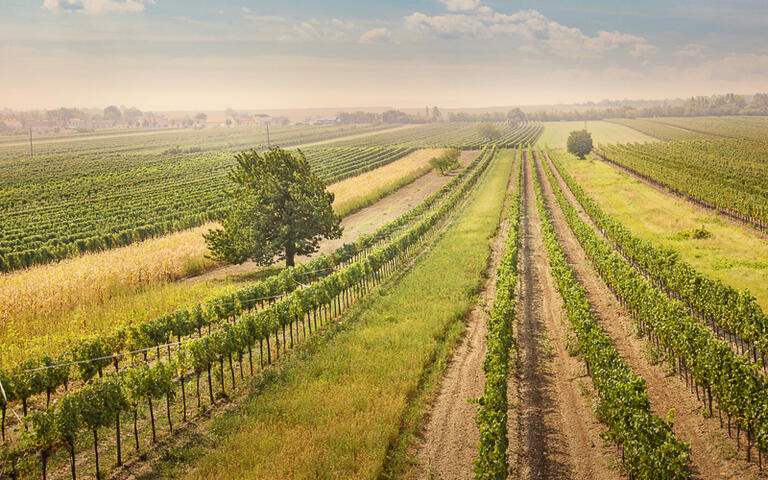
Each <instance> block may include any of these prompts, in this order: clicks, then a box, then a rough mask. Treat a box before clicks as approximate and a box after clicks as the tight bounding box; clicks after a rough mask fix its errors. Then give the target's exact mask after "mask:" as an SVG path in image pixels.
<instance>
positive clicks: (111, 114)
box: [104, 105, 123, 120]
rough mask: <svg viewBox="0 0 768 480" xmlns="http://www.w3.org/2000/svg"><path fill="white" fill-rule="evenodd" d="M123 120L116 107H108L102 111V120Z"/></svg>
mask: <svg viewBox="0 0 768 480" xmlns="http://www.w3.org/2000/svg"><path fill="white" fill-rule="evenodd" d="M121 118H123V114H122V113H121V112H120V109H119V108H117V105H110V106H108V107H107V108H105V109H104V120H120V119H121Z"/></svg>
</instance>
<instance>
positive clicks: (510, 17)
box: [0, 0, 768, 111]
mask: <svg viewBox="0 0 768 480" xmlns="http://www.w3.org/2000/svg"><path fill="white" fill-rule="evenodd" d="M0 12H2V16H1V17H2V19H0V38H2V49H1V51H2V53H1V54H0V58H1V59H2V63H3V69H2V71H0V85H2V88H0V108H2V107H5V108H12V109H17V110H22V109H43V108H53V107H58V106H62V105H66V106H79V107H83V108H103V107H104V106H106V105H110V104H125V105H136V106H138V107H139V108H142V109H146V110H162V111H173V110H223V109H224V108H226V107H233V108H241V109H261V110H281V109H296V108H316V109H330V108H360V107H354V106H355V105H360V106H364V105H369V106H370V105H377V106H381V107H383V106H392V107H396V108H423V107H424V105H439V106H441V107H444V108H474V107H493V106H503V105H510V106H512V105H520V106H523V105H556V104H573V103H583V102H587V101H595V102H597V101H600V100H603V99H606V98H616V99H623V98H631V99H664V98H678V97H689V96H692V95H707V96H708V95H712V94H719V93H727V92H736V93H747V94H750V93H755V92H760V91H765V90H767V89H768V82H766V78H768V46H766V44H765V42H764V39H765V34H764V33H763V32H762V30H763V25H765V24H767V23H768V3H766V2H759V1H753V0H734V1H729V2H715V1H713V0H708V1H704V2H693V1H684V2H677V3H676V4H674V5H668V4H666V3H664V2H661V1H657V0H654V1H650V2H645V3H643V4H642V5H640V4H633V3H629V2H626V3H621V4H616V3H608V2H605V1H599V0H590V1H588V2H581V4H580V6H574V5H572V4H571V3H569V2H564V1H547V2H531V1H528V0H526V1H519V2H514V3H513V2H495V1H479V0H416V1H412V2H405V1H402V0H398V1H394V2H387V3H386V4H381V3H378V2H356V3H354V4H351V5H350V4H348V3H345V2H341V1H329V2H323V4H322V5H319V4H318V3H315V2H309V1H306V0H293V1H283V2H271V1H261V2H255V1H239V2H234V1H224V2H216V4H210V3H206V2H197V1H195V2H182V1H178V0H39V1H35V2H30V1H21V0H11V1H6V2H4V4H3V6H2V7H0ZM329 105H347V106H350V107H331V106H329ZM368 108H375V107H368Z"/></svg>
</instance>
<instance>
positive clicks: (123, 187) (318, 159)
mask: <svg viewBox="0 0 768 480" xmlns="http://www.w3.org/2000/svg"><path fill="white" fill-rule="evenodd" d="M339 128H340V127H335V128H334V129H328V128H327V127H318V128H317V130H319V131H315V130H316V129H315V127H312V128H309V127H306V128H304V129H300V128H296V127H292V128H289V129H288V128H287V129H285V131H283V130H278V131H277V132H276V133H275V134H273V141H274V142H279V141H282V142H283V144H284V145H292V144H299V143H307V142H312V141H315V140H318V139H328V138H333V137H334V136H340V135H343V134H344V132H346V133H351V134H353V133H360V132H361V131H362V132H366V131H367V127H361V128H358V129H352V130H350V129H342V130H341V131H339ZM541 128H542V127H541V126H540V125H536V124H526V125H517V124H505V125H504V131H503V137H502V138H501V139H500V142H501V144H502V145H506V146H513V145H516V144H522V143H527V142H529V141H531V140H535V138H536V137H537V136H538V135H539V134H540V132H541ZM476 130H477V128H476V126H475V125H474V124H459V125H451V126H449V127H448V128H446V127H444V126H434V125H426V126H419V127H412V128H406V129H402V130H397V131H396V132H393V133H389V134H379V135H390V136H389V137H386V138H378V135H371V136H367V137H364V138H362V139H357V138H355V139H353V140H348V141H341V142H339V143H338V145H337V144H336V143H333V144H328V145H327V146H325V145H324V146H314V147H312V146H310V147H307V148H305V149H304V150H305V154H306V155H307V158H308V160H309V162H310V165H311V166H312V167H313V168H314V169H315V171H316V172H317V173H318V174H319V175H320V176H321V178H323V180H325V181H326V182H327V183H333V182H337V181H339V180H343V179H345V178H349V177H352V176H356V175H359V174H361V173H363V172H367V171H370V170H373V169H376V168H378V167H380V166H382V165H386V164H388V163H391V162H394V161H395V160H397V159H399V158H402V157H404V156H405V155H407V154H409V153H411V152H412V151H414V150H415V149H417V148H428V147H435V146H450V147H458V148H465V149H469V148H476V147H478V146H481V145H483V144H485V143H487V139H486V140H483V139H481V138H479V137H478V134H477V133H476ZM179 135H181V134H179ZM183 135H184V137H182V138H175V137H172V136H169V134H164V135H163V136H160V135H157V136H149V137H148V138H149V139H151V140H156V141H157V144H155V145H152V144H151V143H150V145H142V146H141V147H140V148H139V149H131V146H130V144H129V145H125V139H123V138H118V139H114V140H113V139H109V140H104V142H103V143H102V142H101V141H91V140H88V141H82V142H83V143H84V145H80V143H81V142H79V141H73V142H71V145H69V144H67V145H66V146H59V145H58V144H57V146H56V147H53V148H52V151H51V153H45V154H38V155H36V156H35V157H33V158H32V159H28V158H26V159H24V160H22V161H21V162H20V163H19V162H12V159H18V158H19V155H21V153H20V152H19V151H17V150H14V149H13V148H10V147H9V148H8V149H5V150H3V149H2V147H1V146H0V172H1V173H2V178H3V180H2V182H0V199H2V200H0V202H1V203H0V206H1V207H2V208H3V210H4V211H5V212H6V215H4V216H3V219H2V224H0V227H1V230H2V232H1V233H0V271H11V270H15V269H19V268H24V267H28V266H30V265H34V264H40V263H47V262H50V261H55V260H60V259H63V258H67V257H71V256H74V255H79V254H82V253H84V252H93V251H99V250H104V249H108V248H114V247H118V246H123V245H129V244H132V243H134V242H138V241H141V240H144V239H146V238H150V237H155V236H159V235H164V234H167V233H171V232H176V231H180V230H184V229H188V228H191V227H195V226H198V225H201V224H203V223H206V222H209V221H212V220H215V219H217V218H219V217H220V215H221V214H222V212H223V211H224V210H225V209H226V205H227V199H226V197H225V195H224V189H225V186H226V184H227V181H228V180H227V176H226V175H227V172H228V170H229V168H230V167H231V166H232V157H231V155H230V154H229V153H227V148H229V149H237V148H238V147H241V146H242V145H241V144H240V143H235V144H233V145H232V146H229V147H226V148H225V150H224V151H221V150H220V148H221V142H222V139H220V138H218V135H219V134H211V135H212V138H206V139H205V141H206V142H207V143H205V144H204V146H202V147H190V148H188V149H186V150H185V149H179V148H176V147H169V148H166V149H164V150H159V148H162V147H164V146H168V145H169V144H172V142H173V141H175V140H178V141H181V140H183V141H185V142H195V141H200V138H199V137H200V136H201V135H203V134H202V133H194V134H191V135H193V136H192V138H187V137H189V136H190V134H189V133H187V132H184V133H183ZM169 137H170V138H169ZM240 138H245V135H244V134H241V133H236V134H235V140H234V141H240V140H238V139H240ZM161 141H162V143H161ZM244 141H245V140H244ZM113 143H117V145H113ZM94 144H95V145H94ZM187 144H189V143H187ZM250 145H253V144H252V143H251V144H250ZM263 146H264V145H263V144H262V145H257V146H256V148H262V147H263ZM211 149H216V151H209V150H211ZM145 150H146V151H145ZM43 172H45V174H43ZM203 173H204V174H203Z"/></svg>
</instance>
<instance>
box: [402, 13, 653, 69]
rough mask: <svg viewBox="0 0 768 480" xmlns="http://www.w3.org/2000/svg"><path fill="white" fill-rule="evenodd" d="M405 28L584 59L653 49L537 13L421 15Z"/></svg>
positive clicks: (624, 36) (642, 40) (410, 19)
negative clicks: (503, 41)
mask: <svg viewBox="0 0 768 480" xmlns="http://www.w3.org/2000/svg"><path fill="white" fill-rule="evenodd" d="M404 23H405V27H406V28H407V29H409V30H412V31H415V32H419V33H421V34H424V35H431V36H435V37H439V38H482V39H499V38H508V39H513V40H515V41H516V43H515V45H516V47H517V48H518V49H520V50H523V51H527V52H534V51H545V52H549V53H553V54H555V55H559V56H564V57H571V58H586V57H599V56H601V55H602V54H603V53H605V52H608V51H611V50H619V49H625V50H626V51H627V52H628V53H629V54H630V55H632V56H634V57H640V58H647V57H648V56H650V55H653V53H654V52H655V50H656V48H655V47H654V46H653V45H651V44H650V43H648V41H647V40H646V39H645V38H643V37H640V36H637V35H631V34H627V33H621V32H617V31H613V32H608V31H599V32H597V33H596V34H595V35H588V34H585V33H584V32H582V31H581V30H580V29H578V28H574V27H568V26H566V25H562V24H560V23H558V22H555V21H553V20H550V19H548V18H547V17H545V16H544V15H543V14H541V13H540V12H538V11H536V10H521V11H519V12H516V13H513V14H505V13H499V12H495V11H494V10H493V9H491V8H489V7H485V6H483V7H480V8H478V9H477V10H475V11H472V12H462V13H448V14H444V15H435V16H428V15H425V14H423V13H420V12H416V13H413V14H412V15H409V16H407V17H405V20H404Z"/></svg>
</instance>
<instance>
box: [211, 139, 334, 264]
mask: <svg viewBox="0 0 768 480" xmlns="http://www.w3.org/2000/svg"><path fill="white" fill-rule="evenodd" d="M235 160H237V165H236V166H235V167H233V169H232V171H231V172H230V173H229V179H230V180H231V181H232V182H233V183H234V186H235V187H234V189H233V190H232V191H230V192H227V193H228V195H229V196H230V197H231V198H232V199H233V205H232V207H231V208H230V210H229V212H227V214H226V215H225V218H224V219H223V220H222V222H221V223H222V226H223V228H220V229H216V230H211V231H210V232H209V233H208V234H207V235H205V241H206V243H207V244H208V248H209V249H210V250H211V256H212V257H213V258H214V259H217V260H223V261H226V262H230V263H242V262H244V261H246V260H252V261H254V262H256V263H258V264H259V265H271V264H272V263H273V262H274V261H275V259H277V260H282V259H285V264H286V265H287V266H293V264H294V259H295V256H296V255H308V254H311V253H314V252H316V251H317V249H318V244H319V242H320V240H321V239H323V238H339V237H340V236H341V231H342V230H341V218H340V217H339V216H338V215H336V214H335V213H334V211H333V207H332V204H333V200H334V195H333V193H331V192H328V191H326V189H325V183H324V182H323V181H322V180H321V179H320V178H319V177H318V176H317V175H315V174H314V173H313V172H312V171H311V170H310V168H309V163H308V162H307V159H306V157H305V156H304V154H303V153H302V152H301V150H299V151H298V152H297V153H296V154H291V153H290V152H287V151H285V150H283V149H281V148H280V147H273V148H271V149H269V151H267V152H265V153H262V154H260V153H258V152H256V151H255V150H253V149H252V150H250V151H247V152H241V153H238V154H236V155H235Z"/></svg>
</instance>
